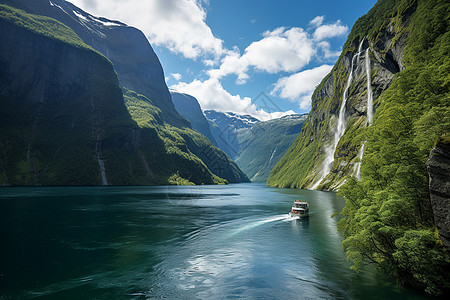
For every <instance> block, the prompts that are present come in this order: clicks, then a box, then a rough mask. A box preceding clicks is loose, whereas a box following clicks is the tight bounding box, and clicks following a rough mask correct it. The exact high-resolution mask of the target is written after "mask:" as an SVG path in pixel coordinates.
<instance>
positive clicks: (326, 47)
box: [317, 41, 341, 59]
mask: <svg viewBox="0 0 450 300" xmlns="http://www.w3.org/2000/svg"><path fill="white" fill-rule="evenodd" d="M317 47H318V48H319V49H320V50H321V51H322V52H323V56H324V57H325V58H326V59H330V58H338V57H339V55H341V51H331V50H330V49H331V45H330V43H329V42H327V41H321V42H319V43H318V44H317Z"/></svg>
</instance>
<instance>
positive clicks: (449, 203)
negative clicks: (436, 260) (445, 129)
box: [427, 140, 450, 250]
mask: <svg viewBox="0 0 450 300" xmlns="http://www.w3.org/2000/svg"><path fill="white" fill-rule="evenodd" d="M427 167H428V175H429V178H430V183H429V186H430V198H431V206H432V208H433V214H434V222H435V224H436V227H437V229H438V231H439V237H440V239H441V241H442V243H443V244H444V246H445V247H446V248H447V250H450V143H449V142H448V141H447V142H444V141H442V140H441V141H439V142H438V143H437V145H436V147H435V148H434V149H433V150H432V151H431V154H430V157H429V159H428V163H427Z"/></svg>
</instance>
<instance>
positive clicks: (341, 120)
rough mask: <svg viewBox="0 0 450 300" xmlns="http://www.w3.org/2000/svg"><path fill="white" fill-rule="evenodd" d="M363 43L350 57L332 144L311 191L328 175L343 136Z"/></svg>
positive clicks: (326, 150) (326, 152)
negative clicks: (351, 90)
mask: <svg viewBox="0 0 450 300" xmlns="http://www.w3.org/2000/svg"><path fill="white" fill-rule="evenodd" d="M363 42H364V38H363V39H362V40H361V42H360V43H359V47H358V52H357V53H356V54H355V55H353V57H352V63H351V66H350V74H349V75H348V79H347V85H346V86H345V90H344V94H343V95H342V104H341V108H340V110H339V117H338V121H337V126H336V130H335V131H334V139H333V144H332V146H331V147H327V148H326V149H325V155H326V156H325V160H324V161H323V168H322V176H321V177H320V178H319V180H318V181H317V182H316V183H314V184H313V185H312V187H311V189H313V190H315V189H316V188H317V187H318V186H319V184H320V183H321V182H322V180H323V179H324V178H325V177H326V176H327V175H328V173H330V171H331V167H332V166H333V162H334V152H336V148H337V145H338V143H339V140H340V139H341V137H342V136H343V135H344V132H345V118H346V109H345V106H346V104H347V98H348V90H349V89H350V85H351V84H352V80H353V67H354V62H355V58H356V60H357V61H358V62H359V56H360V55H361V48H362V45H363Z"/></svg>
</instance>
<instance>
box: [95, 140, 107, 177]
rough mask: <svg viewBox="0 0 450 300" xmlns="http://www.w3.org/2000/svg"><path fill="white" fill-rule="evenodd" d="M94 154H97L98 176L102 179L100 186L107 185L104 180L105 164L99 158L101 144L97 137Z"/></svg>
mask: <svg viewBox="0 0 450 300" xmlns="http://www.w3.org/2000/svg"><path fill="white" fill-rule="evenodd" d="M95 152H96V154H97V161H98V165H99V167H100V174H101V177H102V185H108V181H107V180H106V170H105V163H104V162H103V160H102V159H101V158H100V152H101V144H100V139H99V137H97V141H96V142H95Z"/></svg>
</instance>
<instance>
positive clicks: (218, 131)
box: [204, 110, 259, 159]
mask: <svg viewBox="0 0 450 300" xmlns="http://www.w3.org/2000/svg"><path fill="white" fill-rule="evenodd" d="M204 113H205V116H206V118H207V119H208V121H209V124H210V126H211V132H212V135H213V136H214V139H215V140H216V142H217V145H218V147H219V148H220V149H222V150H223V151H224V152H225V153H226V154H228V156H229V157H231V158H232V159H235V158H236V157H237V155H238V154H239V152H240V151H241V150H242V148H241V145H240V143H239V140H238V134H237V133H238V131H239V130H240V129H249V128H251V127H252V126H253V125H254V124H256V123H257V122H259V120H258V119H256V118H254V117H252V116H250V115H239V114H235V113H232V112H226V113H224V112H218V111H215V110H205V111H204Z"/></svg>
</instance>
